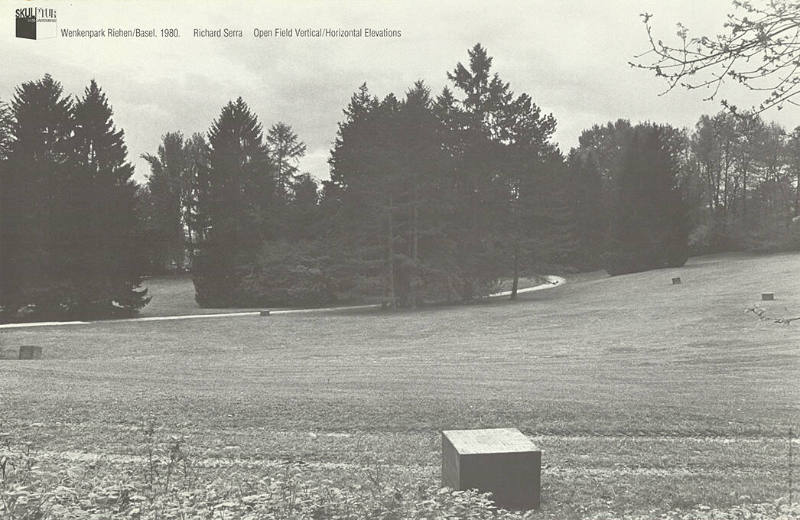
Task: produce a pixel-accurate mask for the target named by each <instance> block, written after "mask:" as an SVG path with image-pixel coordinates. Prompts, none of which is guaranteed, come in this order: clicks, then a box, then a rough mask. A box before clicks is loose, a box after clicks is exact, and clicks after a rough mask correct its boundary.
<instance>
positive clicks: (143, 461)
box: [0, 254, 800, 519]
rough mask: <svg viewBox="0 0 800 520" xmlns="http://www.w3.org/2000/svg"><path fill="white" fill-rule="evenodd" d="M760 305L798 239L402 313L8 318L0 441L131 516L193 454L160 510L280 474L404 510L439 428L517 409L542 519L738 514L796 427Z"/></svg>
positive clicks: (75, 504) (427, 474)
mask: <svg viewBox="0 0 800 520" xmlns="http://www.w3.org/2000/svg"><path fill="white" fill-rule="evenodd" d="M673 276H681V278H682V279H683V284H682V285H677V286H672V285H671V284H670V278H671V277H673ZM181 284H182V285H181ZM187 284H188V285H187ZM159 288H161V289H162V290H164V292H163V294H162V296H163V295H165V294H167V291H166V289H167V288H168V289H169V291H171V292H169V294H171V295H172V296H171V297H169V298H166V297H165V298H162V299H161V300H162V301H161V302H159V298H158V296H159ZM151 291H152V293H153V295H154V301H153V305H154V308H151V309H148V310H147V312H146V313H145V314H148V315H153V313H180V312H181V309H191V304H187V303H186V301H187V300H186V299H185V298H191V296H192V295H191V283H190V282H188V280H183V281H182V282H175V281H173V282H170V283H159V282H158V281H155V283H154V284H152V285H151ZM762 291H774V292H775V293H776V298H777V299H776V301H774V302H760V301H759V299H760V293H761V292H762ZM157 302H158V303H157ZM754 304H759V305H760V306H761V307H762V308H763V309H765V311H766V316H768V317H770V318H786V317H796V316H800V255H798V254H786V255H774V256H762V257H755V256H730V255H726V256H709V257H701V258H696V259H692V260H690V261H689V263H688V264H687V265H686V266H685V267H684V268H681V269H665V270H659V271H651V272H646V273H639V274H633V275H627V276H619V277H615V278H608V277H604V276H601V275H599V274H598V275H595V276H583V277H581V278H580V279H579V280H577V281H572V282H570V283H568V284H567V285H565V286H562V287H558V288H555V289H551V290H547V291H542V292H538V293H528V294H523V295H520V299H519V300H518V301H516V302H510V301H505V300H503V301H494V302H491V303H487V304H481V305H471V306H457V307H441V308H435V309H426V310H421V311H417V312H398V313H382V312H380V311H369V312H361V313H344V312H339V313H320V314H313V313H312V314H303V315H283V316H271V317H268V318H261V317H237V318H216V319H198V320H186V321H167V322H118V323H97V324H91V325H81V326H71V327H66V326H63V327H42V328H34V329H7V330H3V331H2V332H0V346H2V347H9V346H14V345H23V344H32V345H41V346H43V347H44V356H45V359H43V360H41V361H0V432H3V433H4V434H5V435H4V436H0V440H3V439H4V442H5V443H6V445H7V446H8V448H7V449H6V453H7V454H16V456H17V459H16V460H18V461H20V460H28V461H35V464H36V465H37V469H36V470H35V471H37V472H39V473H36V475H34V477H35V478H38V479H39V481H40V484H39V486H40V487H42V486H44V484H43V483H44V482H47V483H48V485H53V486H57V485H60V486H62V487H63V488H64V489H67V490H68V491H63V492H62V495H64V496H62V497H60V498H59V497H56V498H55V499H53V501H55V502H57V503H58V504H60V505H59V506H58V507H60V508H62V509H58V510H59V511H62V512H63V511H66V510H69V511H73V512H74V511H77V510H82V509H83V510H92V511H96V512H97V511H99V512H101V513H102V512H106V513H108V514H109V515H110V512H111V511H116V510H119V511H120V515H123V513H122V512H124V514H125V515H127V516H131V515H133V516H132V517H135V513H131V511H132V508H131V506H130V503H131V500H132V499H131V496H134V497H138V498H137V499H138V500H141V501H143V502H142V503H144V500H145V498H147V499H148V500H151V502H152V500H153V497H149V498H148V495H147V493H146V492H145V491H142V490H140V489H138V488H137V487H136V486H135V485H130V484H128V483H129V482H145V484H146V485H147V486H149V487H148V489H149V490H150V491H149V492H151V493H154V491H153V490H154V489H156V488H157V484H159V482H160V483H161V484H163V486H164V490H169V489H171V488H170V486H173V487H174V486H175V484H174V483H169V482H167V483H165V482H163V481H159V480H158V479H162V480H163V478H164V475H165V474H166V473H167V472H168V471H171V469H170V468H173V466H174V467H175V468H177V466H178V462H175V463H174V464H172V463H170V462H169V456H170V454H171V456H172V460H173V461H179V462H181V463H186V464H188V465H189V466H191V468H192V471H194V473H193V475H194V476H193V477H192V478H193V479H194V480H191V482H189V481H187V480H186V479H188V478H189V477H188V476H187V475H188V474H189V473H186V474H185V475H184V477H182V478H183V479H184V480H182V481H181V482H182V483H181V486H184V488H185V489H184V491H183V493H184V495H183V496H184V498H183V499H182V498H180V497H178V495H177V494H176V495H175V497H174V498H169V497H166V498H164V499H163V500H166V501H169V500H172V504H173V506H174V504H175V503H179V502H175V501H179V500H184V499H185V500H186V501H201V502H202V501H204V502H203V504H206V506H207V507H206V506H204V507H206V510H207V511H210V512H211V513H219V515H220V516H217V518H232V517H238V516H237V515H239V514H240V513H237V511H239V512H241V511H242V510H246V509H247V507H250V508H251V509H253V507H255V506H252V504H251V505H248V502H247V501H248V500H250V501H251V502H252V501H255V500H262V499H264V498H263V496H262V495H264V494H270V493H272V495H271V497H272V498H270V500H273V501H274V502H276V503H278V502H280V501H281V500H280V497H281V496H283V497H284V503H285V502H286V501H289V500H295V498H291V499H290V498H286V497H287V496H289V495H286V493H287V489H288V490H292V493H294V495H291V496H296V497H306V498H303V499H302V500H306V502H308V501H317V502H318V503H317V504H312V506H313V507H316V508H317V509H314V511H323V512H322V513H320V514H319V516H318V517H319V518H324V517H326V516H324V515H325V514H327V513H325V511H327V510H325V509H324V507H323V506H324V504H325V503H336V504H343V503H344V502H345V501H346V500H351V499H352V500H353V501H355V502H359V501H365V502H366V501H370V500H371V501H372V502H371V503H372V504H373V505H374V504H375V503H380V504H382V505H381V506H380V507H384V506H385V508H386V510H390V509H391V507H395V509H396V511H398V512H397V517H398V518H402V517H404V516H408V515H409V514H410V513H409V509H408V508H413V507H422V506H420V505H419V504H421V503H424V502H425V501H428V502H430V503H429V504H428V505H430V504H432V503H433V502H435V501H437V500H444V499H441V498H437V497H438V496H439V495H437V494H436V484H437V482H438V478H439V464H440V462H439V454H440V439H439V430H441V429H456V428H478V427H501V426H515V427H519V428H520V429H522V430H523V431H524V432H525V433H527V434H528V435H530V436H532V437H533V438H534V440H535V442H536V443H537V444H538V445H539V446H540V447H541V448H542V450H543V464H544V469H543V479H542V481H543V501H542V508H541V510H540V511H539V512H538V513H536V514H535V515H534V517H535V518H548V519H550V518H552V519H556V518H558V519H563V518H567V519H568V518H586V517H593V518H618V517H629V518H636V517H642V518H650V517H658V516H665V515H666V516H667V517H670V518H673V517H676V518H677V517H681V516H680V515H684V516H683V517H685V518H699V517H705V516H704V515H711V516H708V517H709V518H711V517H714V516H713V515H715V514H717V512H718V511H722V513H719V514H727V515H729V516H730V518H738V516H735V515H736V514H738V511H740V510H749V509H747V508H748V507H751V506H750V505H751V504H758V503H774V501H776V500H778V499H780V498H781V497H786V496H788V494H789V487H788V486H789V464H788V454H789V441H788V435H789V429H790V428H794V432H795V436H797V435H798V431H799V430H800V428H798V426H799V425H800V421H799V420H798V418H799V417H800V414H799V413H798V412H800V321H795V322H793V323H792V324H789V325H783V324H776V323H773V322H772V321H771V320H761V319H759V318H758V317H757V316H756V315H755V314H753V313H750V312H746V309H747V308H748V307H752V306H753V305H754ZM187 312H188V311H187ZM150 428H152V429H150ZM27 442H29V443H31V446H32V447H31V448H30V449H31V450H32V451H31V452H30V453H29V454H26V453H27V450H28V448H23V447H24V446H26V444H25V443H27ZM798 447H800V444H798V442H797V441H795V443H794V468H793V469H794V480H795V488H794V489H795V491H794V498H795V500H797V499H798V495H800V492H799V491H798V488H799V487H800V486H798V485H797V480H798V479H800V465H798V463H797V461H798V459H799V458H800V453H798V452H799V451H800V450H798ZM154 454H155V455H154ZM26 457H27V458H26ZM154 457H156V462H157V464H156V466H154V465H153V464H154V463H153V460H154ZM158 457H161V458H160V459H158ZM158 464H161V466H159V465H158ZM159 468H161V469H160V470H158V469H159ZM155 470H158V471H155ZM31 471H33V470H31ZM175 471H176V473H177V470H175ZM35 478H32V480H35ZM174 480H175V482H177V480H178V478H177V477H174ZM201 484H202V485H201ZM126 486H128V487H126ZM191 486H194V488H191ZM214 486H217V487H214ZM276 486H277V487H276ZM287 486H288V487H287ZM98 489H100V490H105V491H104V492H100V491H97V490H98ZM125 489H128V491H124V490H125ZM182 489H183V488H182ZM192 489H194V491H193V490H192ZM203 489H204V490H205V491H203V492H202V493H203V494H202V497H201V496H200V495H199V494H198V493H200V491H198V490H203ZM208 489H214V492H213V496H209V491H208ZM120 490H123V491H124V492H123V491H120ZM376 490H382V491H376ZM385 490H390V491H391V492H385V493H384V491H385ZM92 493H93V494H94V495H92ZM103 493H105V495H104V494H103ZM115 493H116V494H115ZM135 493H139V494H140V495H142V496H143V497H144V498H142V496H139V495H135ZM276 493H277V494H276ZM280 493H283V495H280ZM326 493H327V494H328V495H325V494H326ZM381 493H383V494H381ZM165 494H168V493H167V492H166V491H165ZM93 496H94V498H93ZM253 496H261V497H262V498H261V499H255V498H252V497H253ZM64 497H66V498H64ZM104 497H105V498H104ZM186 497H190V498H186ZM276 497H277V498H276ZM309 497H311V498H309ZM326 497H327V498H326ZM348 497H350V498H348ZM431 497H433V498H431ZM468 498H469V497H468ZM264 500H265V499H264ZM297 500H299V501H300V502H302V500H300V498H297ZM326 500H327V501H328V502H326ZM391 500H394V502H392V503H391V504H389V502H390V501H391ZM448 500H449V499H448ZM465 500H466V499H465ZM215 501H216V502H215ZM134 502H135V500H134ZM300 502H298V503H300ZM384 502H385V503H384ZM183 503H188V502H183ZM220 504H222V505H220ZM303 504H304V505H302V507H307V506H308V507H311V506H309V504H308V503H305V502H304V503H303ZM320 504H322V505H320ZM779 504H780V502H779ZM123 506H124V507H123ZM142 507H144V506H142ZM165 507H166V506H165ZM292 507H294V506H292ZM297 507H298V508H301V505H298V506H297ZM337 507H338V506H337ZM347 507H350V505H348V506H347ZM352 507H353V508H354V509H353V511H359V513H358V514H356V513H353V514H354V515H355V516H354V517H358V516H362V517H363V516H372V515H370V514H369V512H366V514H365V511H364V510H359V509H358V507H359V506H358V505H357V504H353V505H352ZM425 507H427V506H425ZM431 507H434V506H431ZM454 507H455V506H454ZM459 507H460V506H459ZM465 507H468V509H469V508H472V507H473V505H469V506H465ZM753 507H755V506H753ZM758 507H762V508H763V507H766V508H767V509H766V510H765V511H766V512H765V513H764V514H765V515H766V516H764V518H769V517H771V516H774V515H777V514H778V513H777V512H776V510H772V509H769V507H771V506H758ZM779 507H783V508H784V513H783V514H785V515H788V516H786V517H787V518H789V517H794V516H792V515H793V514H796V513H797V512H798V511H800V509H797V508H795V509H791V510H788V509H786V506H785V505H783V506H780V505H779ZM64 508H66V509H64ZM104 508H106V509H104ZM114 508H117V509H114ZM215 508H216V509H215ZM742 508H744V509H742ZM139 509H140V513H141V508H139ZM300 510H301V509H297V511H300ZM309 510H310V509H303V511H309ZM471 510H472V509H471ZM226 511H227V513H226ZM374 511H377V509H376V510H374ZM381 511H383V509H381ZM474 511H476V512H475V514H476V515H478V516H480V514H483V513H480V511H482V509H481V507H479V506H474ZM786 511H788V512H786ZM284 512H285V513H286V514H285V516H284V517H287V518H289V517H292V516H291V515H290V514H289V513H292V512H291V511H290V510H289V509H286V510H285V511H284ZM226 514H227V515H229V516H225V515H226ZM292 514H294V513H292ZM297 514H298V515H299V513H297ZM314 514H315V515H316V513H314ZM375 514H376V516H377V513H375ZM381 515H383V513H381ZM669 515H678V516H669ZM687 515H688V516H687ZM0 516H1V515H0ZM123 516H124V515H123ZM300 516H302V515H300ZM384 516H386V515H384ZM463 516H467V514H466V513H465V514H463ZM76 517H80V516H76ZM206 517H207V516H206ZM256 517H257V516H254V517H253V518H256ZM276 517H281V516H280V515H277V516H276ZM386 517H391V516H386Z"/></svg>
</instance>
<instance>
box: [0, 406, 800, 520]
mask: <svg viewBox="0 0 800 520" xmlns="http://www.w3.org/2000/svg"><path fill="white" fill-rule="evenodd" d="M139 431H140V439H141V444H140V445H139V446H137V447H136V450H135V451H136V453H135V454H131V455H107V456H101V457H94V458H91V457H89V458H87V457H83V458H82V457H81V456H80V455H81V454H79V453H77V454H76V453H71V452H66V453H65V454H64V455H65V456H64V459H61V460H56V459H55V458H53V457H49V456H48V455H47V454H46V453H40V452H38V451H37V450H36V448H35V445H34V444H33V443H31V442H21V441H16V440H15V439H14V437H13V435H12V434H9V433H3V434H0V518H2V519H4V520H5V519H8V520H45V519H67V520H69V519H107V518H113V519H142V520H145V519H146V520H159V519H181V520H183V519H209V520H212V519H220V520H222V519H247V520H255V519H301V518H303V519H306V518H308V519H363V518H376V519H386V520H393V519H396V520H401V519H454V518H459V519H460V518H465V519H489V518H507V519H515V518H516V519H523V518H527V519H530V518H536V517H537V516H541V514H540V513H537V512H527V513H526V512H510V511H505V510H501V509H497V508H495V507H494V506H493V504H492V502H491V500H490V499H489V497H488V496H487V495H484V494H479V493H477V492H475V491H453V490H450V489H447V488H440V487H439V485H438V482H437V481H436V479H431V477H430V475H426V474H423V473H420V474H419V475H413V474H412V475H410V476H409V474H408V473H407V472H405V473H401V472H398V471H397V469H396V468H395V467H393V466H389V465H387V464H385V463H384V462H383V461H381V460H379V459H375V458H373V459H369V460H367V461H366V463H365V464H364V466H363V471H362V472H361V474H360V475H358V476H357V477H355V478H351V479H341V480H337V481H336V482H333V481H332V480H329V479H325V478H319V475H315V474H314V472H313V471H310V467H309V465H308V464H307V463H305V462H303V461H302V460H292V459H283V460H279V461H277V462H273V461H263V462H262V463H261V467H260V468H256V471H253V468H252V467H248V468H247V471H244V470H243V468H244V466H245V464H242V460H240V459H235V458H233V457H232V458H231V460H228V461H224V462H223V463H218V464H208V463H202V462H201V461H200V459H199V458H198V459H196V458H195V457H194V454H193V453H192V449H191V447H190V446H187V443H186V442H185V440H184V438H183V437H179V436H172V435H168V434H165V433H163V432H161V431H160V430H159V429H158V428H157V427H156V425H155V424H154V423H153V422H152V421H150V422H147V423H145V424H144V425H143V426H142V427H141V428H140V430H139ZM789 446H790V447H791V443H790V444H789ZM65 459H66V461H65ZM332 465H333V466H335V464H332ZM790 478H791V477H790ZM787 491H790V490H788V489H787ZM575 517H576V518H591V519H594V520H601V519H603V520H611V519H616V518H623V519H628V520H644V519H645V518H663V519H669V520H688V519H698V520H702V519H724V520H732V519H745V518H747V519H763V520H766V519H793V518H800V505H798V504H792V503H791V501H790V500H788V499H786V498H782V499H780V500H778V501H776V502H772V503H762V504H741V505H737V506H734V507H732V508H730V509H727V510H718V509H714V508H711V507H707V506H702V505H701V506H697V507H696V508H693V509H691V510H675V511H668V512H663V513H656V512H655V510H654V511H653V514H651V515H640V514H639V515H632V514H625V513H624V512H619V513H615V512H602V513H597V512H595V513H593V514H591V513H588V512H581V511H575Z"/></svg>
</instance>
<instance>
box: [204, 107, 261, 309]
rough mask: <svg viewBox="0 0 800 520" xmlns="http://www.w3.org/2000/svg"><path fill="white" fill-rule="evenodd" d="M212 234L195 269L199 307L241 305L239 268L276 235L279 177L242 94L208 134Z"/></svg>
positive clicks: (208, 233) (209, 235) (209, 204)
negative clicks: (276, 191)
mask: <svg viewBox="0 0 800 520" xmlns="http://www.w3.org/2000/svg"><path fill="white" fill-rule="evenodd" d="M208 147H209V151H208V167H209V170H208V200H207V204H206V205H205V208H203V209H202V211H204V212H207V215H203V216H202V218H204V219H206V220H207V222H208V228H207V229H208V232H207V236H206V239H205V241H204V243H203V244H202V245H201V252H200V256H199V257H198V258H197V259H196V263H195V265H194V267H193V274H194V277H193V278H194V283H195V291H196V295H195V296H196V299H197V301H198V303H199V304H200V305H204V306H210V305H217V306H230V305H237V304H238V303H239V302H237V301H236V299H237V297H236V292H237V284H238V283H239V282H238V281H239V279H240V276H239V273H237V270H238V269H241V268H242V266H246V265H247V264H248V263H249V262H251V261H252V260H253V257H254V255H255V254H256V253H257V251H258V249H259V248H260V247H261V245H262V243H263V242H264V240H266V239H269V238H271V237H272V236H273V235H274V232H273V228H272V225H271V224H272V221H274V215H272V213H271V211H272V202H273V200H274V193H275V180H274V178H273V174H272V170H271V168H270V164H269V157H268V154H267V148H266V146H265V144H264V138H263V133H262V128H261V124H260V123H259V122H258V119H257V118H256V116H255V115H254V114H253V113H252V112H251V111H250V108H249V107H248V106H247V104H246V103H245V102H244V101H243V100H242V98H238V99H237V100H236V101H231V102H229V103H228V104H227V105H225V106H224V107H223V108H222V111H221V113H220V116H219V117H218V118H217V119H216V120H215V121H214V123H213V124H212V126H211V129H210V130H209V132H208Z"/></svg>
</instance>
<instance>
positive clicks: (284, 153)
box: [266, 122, 306, 200]
mask: <svg viewBox="0 0 800 520" xmlns="http://www.w3.org/2000/svg"><path fill="white" fill-rule="evenodd" d="M266 143H267V150H268V152H269V157H270V159H271V160H272V164H273V167H274V168H275V180H276V182H277V186H278V190H279V193H280V194H282V195H283V197H284V198H285V199H286V200H289V199H290V198H291V197H292V188H293V186H294V183H295V181H296V180H297V176H298V173H297V172H298V170H297V162H298V161H299V160H300V158H302V157H303V156H304V155H305V154H306V145H305V143H303V142H302V141H300V139H299V138H298V137H297V134H296V133H295V132H294V130H292V127H291V126H289V125H287V124H286V123H283V122H278V123H275V124H274V125H272V127H271V128H270V129H269V132H267V138H266Z"/></svg>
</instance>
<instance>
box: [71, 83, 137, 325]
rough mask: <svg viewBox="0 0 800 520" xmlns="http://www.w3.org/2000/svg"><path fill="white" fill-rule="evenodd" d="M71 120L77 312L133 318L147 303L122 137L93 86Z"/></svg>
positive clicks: (129, 171)
mask: <svg viewBox="0 0 800 520" xmlns="http://www.w3.org/2000/svg"><path fill="white" fill-rule="evenodd" d="M73 118H74V124H75V132H74V136H73V139H72V143H73V150H72V153H73V161H74V166H73V170H74V175H73V176H72V179H71V182H70V189H71V190H72V193H73V196H72V197H70V199H69V202H70V203H71V204H70V213H71V215H72V216H73V218H72V219H69V218H68V225H70V227H71V230H72V242H71V246H72V248H73V251H74V255H72V258H74V259H77V261H75V262H74V264H73V269H72V270H71V272H72V279H73V283H74V284H75V289H76V291H78V294H79V296H78V307H79V308H80V312H82V313H89V314H95V315H108V314H114V313H117V312H124V313H130V312H134V311H137V310H138V309H140V308H141V307H143V306H144V305H146V303H147V302H148V301H149V298H147V297H146V293H147V291H146V290H139V289H138V287H139V285H140V284H141V271H142V269H143V267H144V266H143V265H142V264H141V261H140V259H141V254H140V253H139V252H138V251H137V242H136V231H137V227H138V225H137V221H136V217H137V215H136V208H135V202H136V184H135V183H134V181H133V180H132V179H131V176H132V175H133V166H132V165H131V164H130V163H129V162H128V160H127V148H126V146H125V140H124V132H123V131H122V130H117V129H116V128H115V126H114V120H113V110H112V108H111V106H110V105H109V104H108V100H107V98H106V95H105V94H104V93H103V91H102V90H101V89H100V88H99V87H98V86H97V83H96V82H95V81H94V80H92V81H91V83H90V84H89V86H88V87H87V88H86V90H85V91H84V95H83V97H82V98H80V99H79V100H78V101H77V102H76V103H75V107H74V115H73ZM78 201H80V202H78ZM70 220H71V222H69V221H70Z"/></svg>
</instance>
